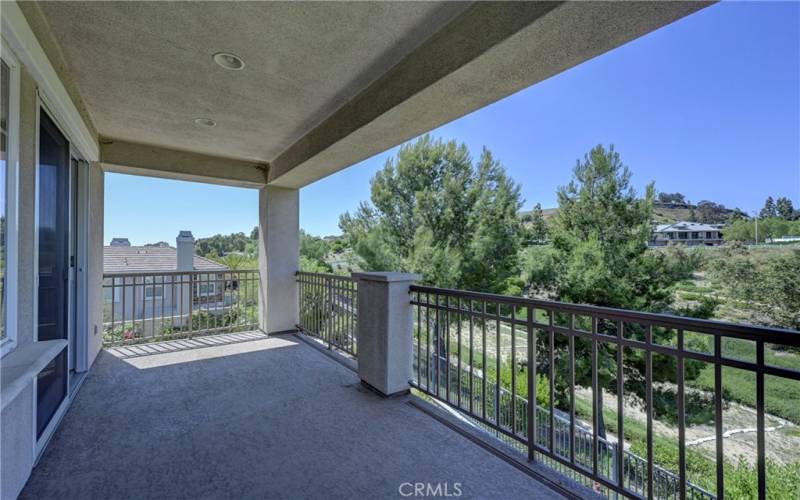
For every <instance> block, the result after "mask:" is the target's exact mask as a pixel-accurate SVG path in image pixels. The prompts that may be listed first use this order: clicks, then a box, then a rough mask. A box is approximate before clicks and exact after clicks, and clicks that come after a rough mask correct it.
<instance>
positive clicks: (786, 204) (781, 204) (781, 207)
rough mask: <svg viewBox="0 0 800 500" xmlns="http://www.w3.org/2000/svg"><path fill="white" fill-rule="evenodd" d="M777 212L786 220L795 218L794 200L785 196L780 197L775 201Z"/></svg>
mask: <svg viewBox="0 0 800 500" xmlns="http://www.w3.org/2000/svg"><path fill="white" fill-rule="evenodd" d="M775 213H776V215H777V216H778V217H780V218H782V219H784V220H794V216H795V210H794V206H793V205H792V200H790V199H789V198H786V197H783V196H782V197H780V198H778V201H777V202H776V203H775Z"/></svg>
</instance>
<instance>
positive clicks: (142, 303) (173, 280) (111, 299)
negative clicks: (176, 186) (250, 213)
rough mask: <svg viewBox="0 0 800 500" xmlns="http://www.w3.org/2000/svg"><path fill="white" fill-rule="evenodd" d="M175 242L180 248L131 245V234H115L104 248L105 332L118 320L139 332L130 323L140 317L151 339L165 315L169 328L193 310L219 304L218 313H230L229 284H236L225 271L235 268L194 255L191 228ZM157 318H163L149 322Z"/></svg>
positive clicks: (142, 329) (142, 332)
mask: <svg viewBox="0 0 800 500" xmlns="http://www.w3.org/2000/svg"><path fill="white" fill-rule="evenodd" d="M175 241H176V245H175V248H173V247H170V246H131V244H130V242H129V241H128V239H127V238H114V239H112V241H111V244H110V245H109V246H106V247H103V288H104V301H105V308H104V312H105V317H104V319H103V324H104V330H107V329H108V327H109V326H112V325H113V324H116V323H119V327H120V328H127V330H128V332H129V335H131V334H133V333H134V330H132V329H131V327H130V326H126V325H127V324H128V323H129V322H131V321H133V320H134V319H136V320H142V321H141V325H142V326H141V327H140V328H139V331H138V335H139V336H142V337H150V336H153V334H154V333H157V332H155V331H153V328H154V327H158V328H163V326H162V323H164V324H166V319H169V320H170V321H169V324H170V328H174V327H175V325H176V322H179V323H180V324H182V323H183V322H185V321H187V320H188V318H189V309H190V308H191V309H193V310H194V309H209V306H210V305H211V304H214V305H215V307H214V313H215V314H217V315H220V314H224V313H225V312H226V311H227V309H228V307H229V306H230V305H231V297H230V295H228V296H226V294H225V290H226V286H227V288H230V287H231V286H233V285H232V282H235V280H234V279H232V278H231V276H230V273H229V272H226V271H230V269H228V267H227V266H224V265H222V264H220V263H218V262H214V261H213V260H211V259H207V258H205V257H201V256H199V255H195V250H194V244H195V240H194V236H193V235H192V233H191V231H181V232H180V233H179V234H178V237H177V238H176V240H175ZM121 242H124V243H121ZM197 271H203V272H197ZM189 278H191V281H192V283H188V282H187V281H188V279H189ZM190 290H191V295H190V293H189V292H190ZM190 296H191V298H190ZM190 301H191V302H190ZM154 318H159V322H157V323H154V322H150V323H148V322H147V321H146V320H148V319H150V320H152V319H154ZM112 329H113V328H112Z"/></svg>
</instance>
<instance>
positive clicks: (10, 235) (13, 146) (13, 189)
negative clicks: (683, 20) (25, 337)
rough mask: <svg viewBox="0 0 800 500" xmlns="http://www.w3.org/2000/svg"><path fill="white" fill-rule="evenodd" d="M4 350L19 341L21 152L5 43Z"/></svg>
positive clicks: (1, 93)
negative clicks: (18, 190)
mask: <svg viewBox="0 0 800 500" xmlns="http://www.w3.org/2000/svg"><path fill="white" fill-rule="evenodd" d="M0 100H2V102H0V194H2V198H1V199H0V350H1V351H2V354H6V353H7V352H9V351H10V350H11V349H13V348H14V346H16V341H17V322H16V315H17V311H16V309H17V307H16V303H17V296H16V292H17V208H16V206H17V149H18V131H19V127H18V120H19V63H18V62H17V60H16V58H14V56H13V55H12V54H11V52H10V50H9V49H8V44H7V43H6V42H5V40H3V44H2V57H0Z"/></svg>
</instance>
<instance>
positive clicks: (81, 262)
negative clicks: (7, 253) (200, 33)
mask: <svg viewBox="0 0 800 500" xmlns="http://www.w3.org/2000/svg"><path fill="white" fill-rule="evenodd" d="M35 109H36V118H35V124H36V133H35V139H34V141H35V142H34V149H35V156H34V157H35V168H34V173H33V175H34V201H33V203H34V208H33V217H34V221H33V226H34V228H33V341H34V342H38V341H39V215H40V214H39V202H40V196H39V189H40V177H39V167H40V158H39V145H40V141H41V137H40V134H39V130H40V127H41V114H42V113H47V116H48V118H50V120H51V121H52V122H53V124H54V125H55V126H56V128H57V129H58V130H59V131H60V132H61V133H62V134H63V135H64V137H65V138H66V140H67V143H68V145H69V151H68V152H69V159H68V162H67V167H68V168H69V169H70V175H69V179H70V180H69V182H70V186H69V187H70V189H69V192H70V194H69V200H68V201H69V207H68V210H69V211H70V217H69V223H68V232H69V236H70V237H72V231H73V229H74V230H75V238H77V245H76V247H77V248H76V252H77V253H78V255H76V259H75V260H76V266H75V269H76V270H77V269H78V268H79V267H80V269H82V271H81V272H80V273H77V272H76V273H75V276H74V278H73V277H72V276H71V278H70V281H71V280H72V279H75V280H76V283H77V287H76V289H77V293H75V294H74V295H75V296H73V293H72V287H71V286H68V289H67V311H68V318H70V317H73V316H72V315H74V318H75V319H76V321H75V322H73V321H69V320H68V321H67V365H68V366H69V356H70V350H71V349H72V339H73V336H75V348H76V352H75V377H76V380H73V379H72V378H73V375H72V374H71V373H70V370H69V368H68V369H67V394H66V397H65V398H64V400H63V401H62V402H61V404H60V405H59V407H58V409H57V410H56V412H55V413H54V414H53V416H52V418H51V419H50V422H49V423H48V424H47V426H46V427H45V429H44V431H43V432H42V435H41V437H39V438H38V439H37V437H36V436H37V429H36V410H37V397H36V394H37V393H38V384H37V382H38V380H37V378H36V377H34V379H33V398H31V399H32V401H33V413H32V414H33V416H34V418H33V419H32V422H31V432H32V436H33V456H34V457H35V463H37V462H38V461H39V458H40V457H41V454H42V452H43V451H44V449H45V448H46V447H47V444H48V443H49V442H50V439H51V438H52V437H53V434H54V432H55V430H56V428H58V426H59V425H60V423H61V419H62V418H63V417H64V414H65V413H66V411H67V408H69V405H70V404H71V403H72V400H73V398H74V397H75V394H76V393H77V392H78V389H79V388H80V385H81V383H82V382H83V379H84V377H85V372H86V371H87V370H88V334H89V332H88V329H87V328H86V324H87V320H88V312H89V311H88V307H89V301H88V279H87V273H88V268H87V265H88V250H89V242H88V237H89V235H88V228H89V200H88V196H89V174H90V172H89V170H90V169H89V163H88V162H86V160H84V158H85V156H84V155H83V154H82V153H81V151H80V150H79V149H78V147H77V146H76V144H75V142H73V141H72V136H71V134H70V133H69V129H68V128H67V127H65V126H64V125H63V122H62V121H61V120H59V117H58V113H56V112H54V109H55V108H53V107H52V106H51V105H50V104H49V100H48V99H47V97H46V96H45V94H43V93H42V92H41V91H40V90H37V95H36V108H35ZM73 158H75V159H77V160H78V165H79V167H78V168H81V167H80V165H81V164H83V165H84V167H82V170H83V174H84V175H83V179H82V180H78V186H77V188H78V189H77V192H78V194H77V199H76V200H73V199H72V189H71V187H72V186H71V183H72V179H73V176H72V175H71V170H72V168H73V167H72V159H73ZM78 173H79V174H80V173H81V172H80V171H79V172H78ZM80 178H81V176H80V175H79V176H78V179H80ZM81 195H83V196H81ZM73 203H77V204H78V206H77V211H76V215H77V217H76V219H77V220H74V221H73V218H72V216H71V214H72V208H73V207H72V204H73ZM73 224H74V225H75V227H74V228H73ZM81 250H83V251H81ZM73 324H74V325H75V327H74V328H73Z"/></svg>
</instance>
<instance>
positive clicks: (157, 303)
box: [103, 270, 259, 346]
mask: <svg viewBox="0 0 800 500" xmlns="http://www.w3.org/2000/svg"><path fill="white" fill-rule="evenodd" d="M258 294H259V273H258V271H255V270H243V271H238V270H225V271H190V272H159V273H127V274H105V275H104V276H103V301H104V305H103V345H104V346H115V345H127V344H138V343H144V342H154V341H162V340H171V339H180V338H190V337H198V336H203V335H211V334H215V333H232V332H241V331H247V330H254V329H257V328H258V308H259V298H258Z"/></svg>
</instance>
